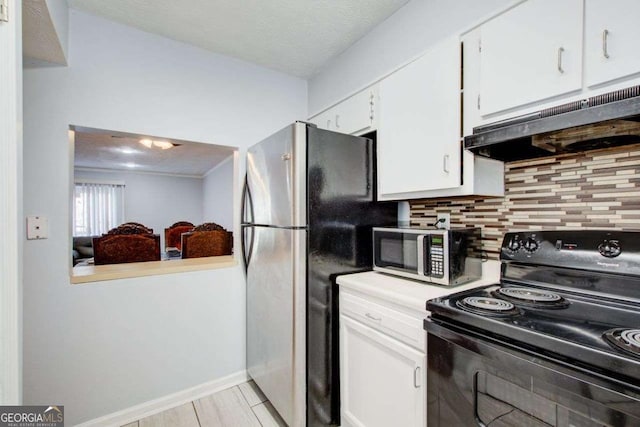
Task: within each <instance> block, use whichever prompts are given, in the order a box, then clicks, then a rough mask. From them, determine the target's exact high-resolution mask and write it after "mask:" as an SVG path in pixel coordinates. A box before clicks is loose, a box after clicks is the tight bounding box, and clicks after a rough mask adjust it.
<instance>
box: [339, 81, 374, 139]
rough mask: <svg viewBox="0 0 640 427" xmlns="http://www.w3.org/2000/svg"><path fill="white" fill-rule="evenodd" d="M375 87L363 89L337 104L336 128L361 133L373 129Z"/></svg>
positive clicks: (351, 132)
mask: <svg viewBox="0 0 640 427" xmlns="http://www.w3.org/2000/svg"><path fill="white" fill-rule="evenodd" d="M375 98H376V90H375V87H372V88H370V89H367V90H363V91H362V92H359V93H357V94H355V95H353V96H352V97H351V98H347V99H346V100H344V101H343V102H341V103H340V104H338V105H337V106H336V110H337V111H336V115H335V125H336V130H337V131H338V132H342V133H348V134H359V133H362V132H365V131H369V130H371V127H372V125H373V121H374V105H375Z"/></svg>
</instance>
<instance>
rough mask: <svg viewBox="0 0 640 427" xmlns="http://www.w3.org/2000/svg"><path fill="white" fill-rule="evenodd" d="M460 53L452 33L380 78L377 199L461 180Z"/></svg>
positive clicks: (456, 183)
mask: <svg viewBox="0 0 640 427" xmlns="http://www.w3.org/2000/svg"><path fill="white" fill-rule="evenodd" d="M460 56H461V54H460V40H459V38H458V37H457V36H456V37H453V38H450V39H447V40H445V41H444V42H441V43H439V44H437V45H436V46H434V47H433V48H432V49H431V50H429V51H428V52H427V53H426V54H424V55H423V56H422V57H420V58H419V59H417V60H416V61H414V62H412V63H410V64H409V65H407V66H406V67H404V68H401V69H400V70H398V71H396V72H395V73H393V74H391V75H390V76H389V77H387V78H385V79H384V80H382V81H381V82H380V86H379V91H380V117H379V122H378V198H379V199H380V200H403V199H411V198H416V197H422V196H424V193H425V192H428V191H430V190H439V189H446V188H452V187H459V186H460V185H461V159H460V156H461V151H462V150H461V139H460V138H461V129H460V126H461V121H460V120H461V118H460V102H461V101H460V88H461V86H460V85H461V81H460V78H461V64H460Z"/></svg>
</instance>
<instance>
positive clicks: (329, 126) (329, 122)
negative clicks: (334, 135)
mask: <svg viewBox="0 0 640 427" xmlns="http://www.w3.org/2000/svg"><path fill="white" fill-rule="evenodd" d="M327 129H331V120H327Z"/></svg>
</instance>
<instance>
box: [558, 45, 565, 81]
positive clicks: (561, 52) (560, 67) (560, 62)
mask: <svg viewBox="0 0 640 427" xmlns="http://www.w3.org/2000/svg"><path fill="white" fill-rule="evenodd" d="M563 53H564V48H563V47H559V48H558V71H560V73H561V74H562V73H564V69H562V54H563Z"/></svg>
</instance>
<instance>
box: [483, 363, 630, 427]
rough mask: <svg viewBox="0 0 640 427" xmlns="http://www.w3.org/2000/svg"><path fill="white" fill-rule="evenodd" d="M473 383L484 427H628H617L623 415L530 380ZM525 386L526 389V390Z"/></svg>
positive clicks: (487, 377) (485, 379)
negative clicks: (525, 385) (526, 385)
mask: <svg viewBox="0 0 640 427" xmlns="http://www.w3.org/2000/svg"><path fill="white" fill-rule="evenodd" d="M509 375H510V374H505V375H504V376H505V377H508V376H509ZM475 382H476V384H475V391H476V417H477V418H478V420H479V421H481V422H482V424H484V425H485V426H492V427H506V426H512V427H515V426H529V427H543V426H545V427H548V426H566V427H569V426H576V427H596V426H599V427H600V426H618V425H627V424H624V423H623V424H619V423H620V422H621V421H624V420H625V419H626V417H625V415H623V414H622V413H620V412H618V411H612V410H611V409H610V408H606V407H605V406H604V405H601V404H600V403H598V402H597V401H595V400H592V399H589V398H588V397H586V396H584V395H582V396H580V395H578V394H574V393H571V392H569V391H567V390H563V389H560V388H557V387H555V386H553V385H551V384H546V383H541V382H540V381H536V380H535V379H534V378H532V377H529V378H527V377H526V376H522V377H519V376H518V377H516V376H513V378H511V379H509V378H501V377H498V376H496V375H493V374H491V373H487V372H478V373H477V374H476V381H475ZM524 384H529V386H528V387H526V388H525V387H524V386H523V385H524ZM588 394H589V393H587V395H588ZM569 407H570V408H571V409H569ZM634 419H635V418H634ZM636 420H637V419H636Z"/></svg>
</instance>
